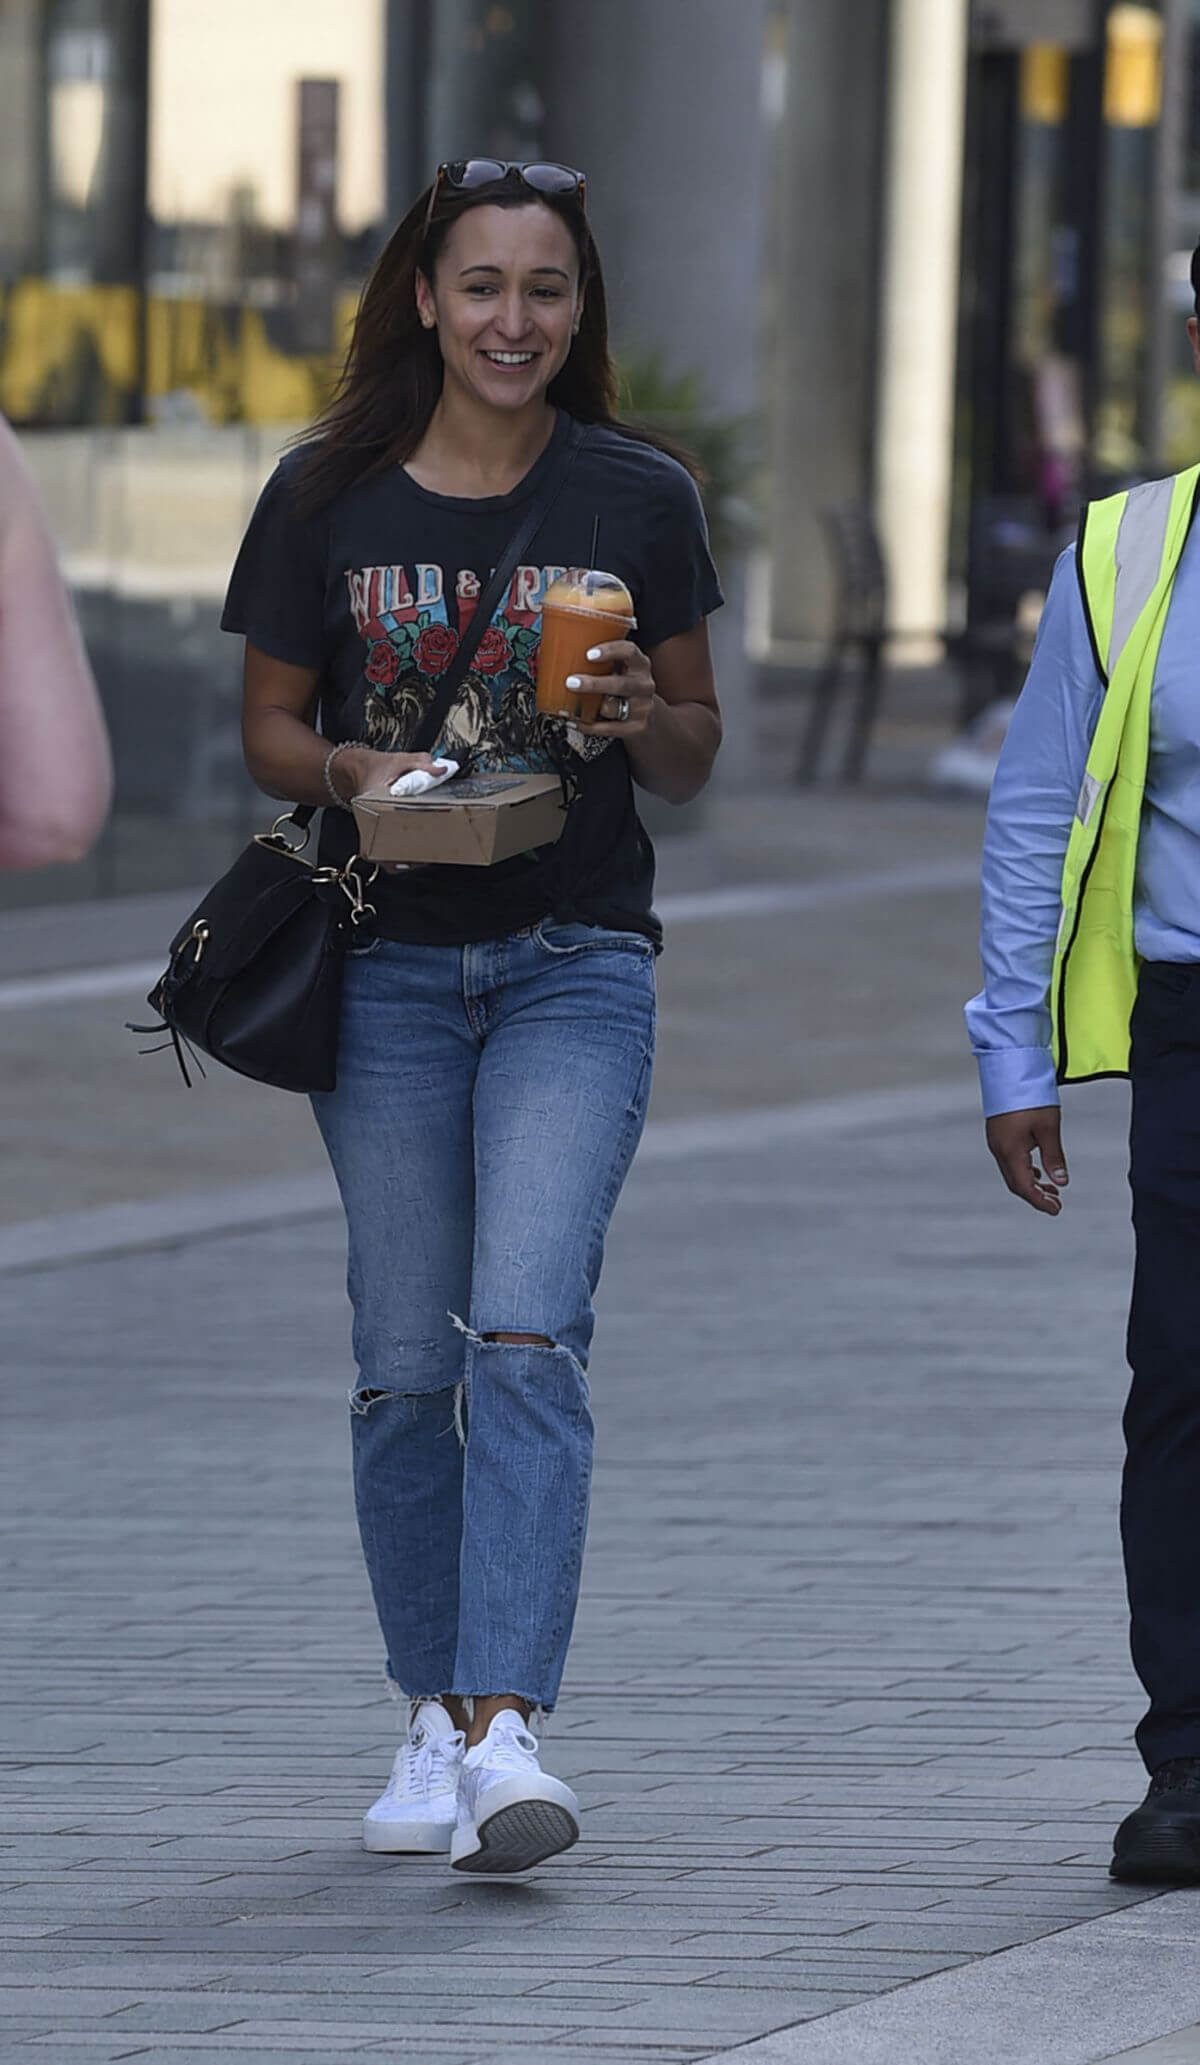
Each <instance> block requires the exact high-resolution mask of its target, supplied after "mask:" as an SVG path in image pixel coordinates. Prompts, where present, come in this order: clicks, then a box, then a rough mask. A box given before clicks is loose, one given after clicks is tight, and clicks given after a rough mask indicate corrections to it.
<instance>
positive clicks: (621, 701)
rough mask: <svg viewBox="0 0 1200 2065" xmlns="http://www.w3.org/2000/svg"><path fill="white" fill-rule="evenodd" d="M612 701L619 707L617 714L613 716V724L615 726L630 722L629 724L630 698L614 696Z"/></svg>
mask: <svg viewBox="0 0 1200 2065" xmlns="http://www.w3.org/2000/svg"><path fill="white" fill-rule="evenodd" d="M611 700H612V701H613V702H614V703H615V704H616V706H617V707H616V710H615V712H614V714H613V720H612V721H613V723H614V724H628V722H629V697H628V696H613V697H612V698H611Z"/></svg>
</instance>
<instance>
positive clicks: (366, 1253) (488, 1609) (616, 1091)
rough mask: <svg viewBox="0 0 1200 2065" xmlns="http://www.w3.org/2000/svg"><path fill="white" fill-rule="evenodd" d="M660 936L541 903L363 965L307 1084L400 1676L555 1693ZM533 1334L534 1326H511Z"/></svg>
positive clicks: (394, 1674) (372, 1529) (361, 1470)
mask: <svg viewBox="0 0 1200 2065" xmlns="http://www.w3.org/2000/svg"><path fill="white" fill-rule="evenodd" d="M654 1010H655V983H654V955H653V949H652V947H651V945H650V942H649V941H648V940H646V939H643V938H641V937H640V935H638V934H637V933H632V932H631V933H625V932H614V931H609V930H605V929H603V928H600V927H595V926H588V925H581V924H561V923H559V922H558V921H557V920H553V919H546V920H545V921H544V922H543V923H542V924H540V925H535V926H533V927H532V928H531V929H529V930H526V931H523V932H518V933H514V934H511V935H510V936H509V937H507V938H503V939H496V940H488V941H485V942H483V943H482V944H479V945H474V946H466V947H428V946H407V945H399V944H397V943H395V942H393V941H390V940H372V941H371V942H369V943H368V944H367V945H366V946H365V947H364V948H363V949H361V950H359V951H356V952H353V953H352V954H351V955H350V956H349V958H348V960H347V965H346V984H345V994H344V1002H343V1009H342V1025H341V1040H340V1047H339V1051H338V1081H337V1088H336V1089H335V1090H333V1091H330V1092H328V1093H323V1094H321V1095H319V1096H315V1097H314V1098H313V1100H312V1101H313V1107H314V1110H315V1112H316V1116H317V1122H318V1124H319V1126H320V1128H321V1133H322V1136H323V1138H324V1141H325V1145H326V1148H327V1149H328V1152H329V1157H330V1160H331V1161H332V1163H333V1168H334V1173H335V1175H336V1177H337V1181H338V1186H339V1188H340V1191H341V1195H342V1202H343V1204H344V1206H345V1209H346V1219H347V1223H348V1229H349V1255H350V1266H349V1290H350V1299H351V1303H352V1305H353V1308H354V1356H355V1361H356V1363H357V1366H358V1383H357V1386H356V1388H355V1390H354V1391H353V1392H352V1394H351V1408H352V1415H351V1428H352V1435H353V1459H354V1489H355V1500H356V1504H357V1508H358V1522H359V1529H360V1533H361V1536H362V1545H363V1553H364V1556H365V1558H366V1564H367V1570H368V1573H369V1575H370V1580H371V1587H372V1591H373V1593H374V1598H375V1606H376V1611H377V1612H378V1615H379V1621H380V1626H381V1628H382V1630H383V1638H384V1643H385V1645H386V1650H387V1667H388V1672H389V1675H390V1676H391V1678H392V1679H393V1681H394V1682H395V1684H396V1685H397V1686H399V1687H400V1688H401V1689H402V1691H404V1692H405V1693H407V1694H408V1695H409V1696H410V1697H411V1698H421V1697H423V1696H429V1695H432V1694H436V1693H446V1692H456V1693H459V1694H461V1695H463V1696H469V1695H479V1696H483V1695H486V1694H489V1693H500V1692H510V1693H515V1694H517V1695H518V1696H520V1697H522V1698H524V1699H527V1700H529V1701H530V1702H531V1704H533V1705H534V1706H538V1707H541V1708H542V1709H543V1710H545V1711H549V1709H550V1708H552V1707H553V1705H554V1703H555V1700H556V1698H557V1696H558V1689H559V1683H560V1680H561V1678H562V1672H563V1665H564V1663H565V1661H566V1654H567V1645H568V1643H569V1641H570V1638H571V1628H572V1624H573V1622H574V1618H575V1604H576V1600H577V1597H578V1593H579V1579H580V1570H581V1565H582V1560H583V1544H584V1535H585V1531H586V1527H587V1510H588V1495H589V1489H590V1482H591V1462H592V1419H591V1413H590V1410H589V1403H588V1383H587V1361H588V1350H589V1347H590V1345H591V1339H592V1327H593V1315H592V1297H593V1293H594V1291H595V1288H596V1283H597V1280H598V1278H599V1274H600V1264H601V1258H602V1255H603V1250H604V1239H605V1235H606V1233H607V1230H608V1223H609V1219H610V1218H611V1216H612V1210H613V1206H614V1205H615V1203H616V1201H617V1196H618V1193H619V1192H620V1189H621V1185H622V1183H623V1182H624V1180H625V1176H626V1174H627V1172H628V1169H629V1165H630V1163H631V1161H632V1160H633V1155H634V1150H635V1148H636V1147H637V1143H638V1140H639V1138H640V1136H641V1131H642V1126H643V1124H644V1121H645V1113H646V1104H647V1100H648V1098H649V1093H650V1075H651V1069H652V1066H653V1056H654ZM506 1334H532V1335H536V1336H538V1337H539V1338H538V1341H537V1342H536V1343H516V1342H511V1341H505V1340H499V1339H496V1338H494V1337H495V1336H496V1335H506Z"/></svg>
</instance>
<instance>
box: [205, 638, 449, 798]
mask: <svg viewBox="0 0 1200 2065" xmlns="http://www.w3.org/2000/svg"><path fill="white" fill-rule="evenodd" d="M320 678H321V677H320V673H319V671H318V669H317V668H316V667H293V666H292V665H290V663H289V662H288V661H287V660H274V659H272V658H271V656H270V654H269V653H265V652H261V651H260V650H259V648H258V647H257V646H256V645H251V644H250V642H249V640H247V641H246V660H245V667H244V670H243V677H242V747H243V750H244V752H245V756H246V766H247V767H248V768H249V770H250V774H251V776H252V778H253V779H254V781H256V782H257V784H258V786H259V788H260V789H262V790H264V791H265V793H266V794H267V795H268V796H276V797H278V798H279V799H280V800H281V801H283V802H288V803H328V802H329V801H330V797H329V794H328V791H327V790H326V787H325V782H324V768H325V761H326V758H327V756H328V753H329V749H330V748H329V740H328V739H324V738H322V737H321V735H320V733H319V732H318V731H316V729H315V728H314V719H315V717H316V714H317V695H318V689H319V683H320ZM432 765H433V761H432V759H431V758H430V756H429V754H428V753H375V752H372V751H371V750H370V748H369V747H366V746H347V747H346V748H345V749H344V750H343V751H342V752H340V753H339V754H338V756H337V759H336V760H335V761H334V763H333V766H332V768H331V769H330V777H331V779H332V781H333V784H334V787H335V788H336V789H337V792H338V794H339V795H340V796H341V798H342V800H343V801H344V802H347V803H348V802H349V801H350V799H351V797H352V796H357V795H360V794H361V792H362V791H363V790H364V789H372V788H380V787H382V786H383V784H384V783H386V782H388V781H394V780H395V779H396V776H397V775H399V774H406V773H407V772H408V770H409V769H410V768H413V767H432Z"/></svg>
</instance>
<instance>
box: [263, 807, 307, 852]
mask: <svg viewBox="0 0 1200 2065" xmlns="http://www.w3.org/2000/svg"><path fill="white" fill-rule="evenodd" d="M280 825H290V826H291V827H292V830H293V831H294V832H299V834H300V837H299V839H298V840H297V841H295V842H293V841H292V840H291V839H289V838H287V837H286V835H285V834H284V833H283V832H281V831H280V829H279V827H280ZM310 837H311V832H310V829H309V827H308V826H307V825H298V824H297V823H296V820H295V818H294V817H293V816H292V814H291V812H290V810H285V811H284V813H283V816H282V817H277V818H276V820H275V822H274V824H273V825H272V826H271V829H270V831H269V832H256V833H255V834H254V843H255V845H256V846H273V847H275V848H276V850H278V849H279V848H280V847H282V849H283V851H284V852H285V853H292V854H298V853H303V851H304V849H305V847H306V846H307V845H308V842H309V839H310Z"/></svg>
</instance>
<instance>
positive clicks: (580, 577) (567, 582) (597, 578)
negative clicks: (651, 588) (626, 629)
mask: <svg viewBox="0 0 1200 2065" xmlns="http://www.w3.org/2000/svg"><path fill="white" fill-rule="evenodd" d="M543 600H544V601H546V602H550V601H554V602H560V603H563V604H564V605H566V606H567V607H570V606H571V605H572V604H573V605H574V606H575V608H576V609H578V608H579V606H580V604H582V605H583V606H584V608H585V609H586V608H587V607H589V606H590V607H591V608H592V609H611V610H612V612H613V614H614V615H615V616H630V615H632V613H633V597H632V596H631V594H630V593H629V590H628V588H627V587H626V586H625V583H624V581H620V580H618V579H617V576H616V575H615V574H606V573H605V572H604V571H603V570H602V569H601V568H600V567H586V568H584V569H582V570H580V571H575V572H572V573H569V574H560V575H559V577H558V579H557V580H556V581H551V583H550V586H549V587H548V588H547V590H546V593H545V596H544V598H543Z"/></svg>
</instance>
